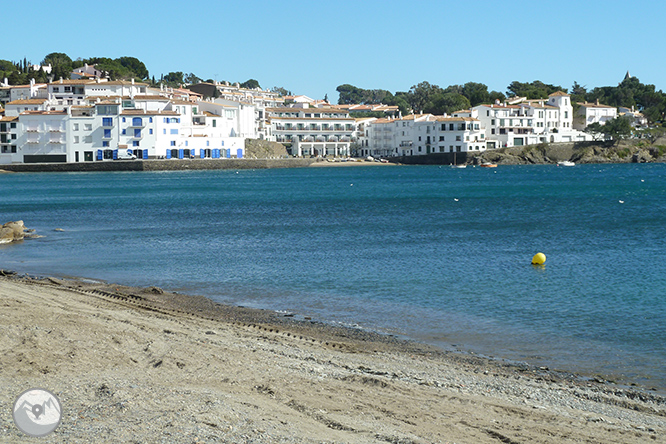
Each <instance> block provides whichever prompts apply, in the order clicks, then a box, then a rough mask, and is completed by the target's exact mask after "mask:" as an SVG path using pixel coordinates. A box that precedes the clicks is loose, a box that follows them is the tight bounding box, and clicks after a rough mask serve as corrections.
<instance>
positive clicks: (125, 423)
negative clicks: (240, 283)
mask: <svg viewBox="0 0 666 444" xmlns="http://www.w3.org/2000/svg"><path fill="white" fill-rule="evenodd" d="M2 274H8V273H0V304H1V305H2V310H1V311H0V331H1V338H2V341H1V345H0V348H1V350H2V360H1V361H0V386H1V387H2V396H0V425H1V427H0V441H1V442H24V441H26V442H33V441H34V442H37V441H38V440H37V439H33V438H28V437H26V436H25V435H23V434H22V433H21V432H20V431H19V430H18V429H17V428H16V426H15V425H14V424H13V421H12V413H11V410H12V404H13V402H14V400H15V399H16V397H17V396H18V395H19V394H20V393H21V392H23V391H24V390H26V389H28V388H32V387H42V388H45V389H48V390H50V391H51V392H53V393H55V394H56V395H57V396H58V397H59V399H60V402H61V403H62V406H63V416H62V422H61V424H60V426H59V427H58V428H57V429H56V431H55V432H53V433H52V434H51V435H48V436H47V437H45V438H41V439H39V442H76V443H88V442H168V443H171V442H178V443H181V442H187V443H208V442H210V443H213V442H224V443H395V444H397V443H400V444H407V443H459V444H460V443H494V444H496V443H514V444H515V443H650V442H657V443H658V442H661V443H663V442H666V438H665V437H666V400H664V398H661V397H659V396H657V395H655V394H652V393H651V392H650V391H644V390H641V389H638V388H637V389H627V388H622V387H618V386H614V385H613V384H609V383H604V382H603V381H601V382H593V381H585V380H582V379H581V378H577V377H575V376H574V375H565V374H559V373H555V372H550V371H548V370H547V369H538V368H530V367H527V366H524V367H516V366H513V367H512V366H508V365H503V364H501V363H498V362H494V361H489V360H485V359H480V358H477V357H474V356H470V355H462V354H455V353H446V352H442V351H439V350H437V349H434V348H430V347H428V346H425V345H422V344H417V343H411V342H404V341H401V340H398V339H396V338H393V337H390V336H380V335H375V334H372V333H368V332H363V331H358V330H350V329H344V328H338V327H333V326H329V325H326V324H323V323H320V322H317V321H313V320H308V319H301V320H298V319H294V318H291V317H287V316H284V315H280V314H277V313H273V312H269V311H259V310H250V309H245V308H240V307H227V306H222V305H220V304H216V303H214V302H212V301H210V300H207V299H205V298H202V297H189V296H184V295H178V294H171V293H168V292H163V291H162V290H161V289H158V288H154V287H151V288H128V287H121V286H117V285H108V284H100V283H89V282H85V281H79V280H60V279H53V278H40V279H37V278H29V277H25V276H17V275H7V276H2Z"/></svg>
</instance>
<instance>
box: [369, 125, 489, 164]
mask: <svg viewBox="0 0 666 444" xmlns="http://www.w3.org/2000/svg"><path fill="white" fill-rule="evenodd" d="M370 127H371V128H370V130H369V131H368V136H369V146H368V147H367V148H363V150H362V155H364V156H366V155H370V156H374V157H392V156H422V155H428V154H435V153H468V152H481V151H485V150H486V141H485V132H484V131H483V129H482V127H481V125H480V121H479V120H478V119H475V118H472V117H454V116H434V115H432V114H417V115H413V114H411V115H409V116H405V117H403V118H400V119H388V118H387V119H377V120H376V121H374V122H372V123H371V124H370Z"/></svg>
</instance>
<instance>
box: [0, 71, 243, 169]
mask: <svg viewBox="0 0 666 444" xmlns="http://www.w3.org/2000/svg"><path fill="white" fill-rule="evenodd" d="M44 91H48V96H49V97H48V98H44V99H24V100H15V101H12V102H9V103H8V104H7V106H6V109H5V116H3V117H2V121H0V141H1V143H0V164H3V163H4V164H7V163H21V162H26V163H34V162H96V161H112V160H115V159H118V158H120V157H123V156H122V153H123V152H131V153H132V154H134V155H135V156H136V157H137V158H140V159H147V158H191V157H197V158H199V157H201V158H229V157H237V158H240V157H244V154H245V143H244V142H245V138H247V137H250V136H251V135H252V134H253V132H252V131H253V130H254V116H255V110H254V107H253V106H252V105H245V104H241V103H238V102H233V103H231V104H227V105H225V104H220V103H212V102H205V101H199V102H196V103H195V102H191V101H184V100H178V99H170V98H168V97H164V96H161V95H147V94H145V93H146V85H145V84H141V83H134V82H120V81H119V82H100V81H92V82H91V81H88V80H69V81H59V82H55V83H51V84H49V85H48V88H44Z"/></svg>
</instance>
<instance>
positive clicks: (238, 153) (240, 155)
mask: <svg viewBox="0 0 666 444" xmlns="http://www.w3.org/2000/svg"><path fill="white" fill-rule="evenodd" d="M236 153H237V154H236V157H238V158H239V159H242V158H243V149H242V148H238V151H237V152H236Z"/></svg>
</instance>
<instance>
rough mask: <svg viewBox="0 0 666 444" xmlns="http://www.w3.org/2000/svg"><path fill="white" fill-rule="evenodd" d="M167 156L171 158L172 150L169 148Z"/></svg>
mask: <svg viewBox="0 0 666 444" xmlns="http://www.w3.org/2000/svg"><path fill="white" fill-rule="evenodd" d="M166 158H167V159H171V150H167V155H166Z"/></svg>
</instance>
